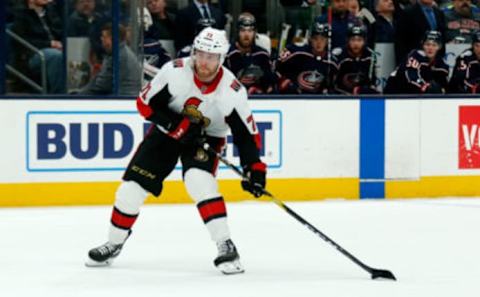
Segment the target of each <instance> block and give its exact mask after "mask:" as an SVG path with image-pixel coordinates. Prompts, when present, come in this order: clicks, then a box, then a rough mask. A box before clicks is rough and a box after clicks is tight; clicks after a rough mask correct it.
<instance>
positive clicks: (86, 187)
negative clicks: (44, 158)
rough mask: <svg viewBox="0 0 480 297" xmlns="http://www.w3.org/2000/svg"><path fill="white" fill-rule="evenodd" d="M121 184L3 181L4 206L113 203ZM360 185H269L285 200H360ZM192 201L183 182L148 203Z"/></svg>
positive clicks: (231, 190) (340, 181)
mask: <svg viewBox="0 0 480 297" xmlns="http://www.w3.org/2000/svg"><path fill="white" fill-rule="evenodd" d="M118 185H119V182H95V183H92V182H85V183H29V184H23V183H18V184H0V207H2V206H9V207H16V206H65V205H111V204H113V202H114V199H115V191H116V189H117V187H118ZM219 185H220V192H221V193H222V194H223V195H224V197H225V198H226V200H227V201H242V200H247V199H249V200H251V199H253V198H252V196H251V195H250V194H248V193H246V192H244V191H242V189H241V187H240V181H239V180H221V181H219ZM358 187H359V180H358V178H325V179H269V180H268V185H267V188H268V190H269V191H270V192H271V193H273V194H274V195H275V196H276V197H277V198H279V199H282V200H284V201H307V200H320V199H325V198H339V197H340V198H344V199H357V198H358ZM262 200H268V199H266V198H262ZM191 202H192V201H191V199H190V198H189V196H188V195H187V192H186V191H185V187H184V185H183V183H182V182H181V181H167V182H165V184H164V189H163V193H162V194H161V196H160V198H154V197H149V198H148V199H147V203H191Z"/></svg>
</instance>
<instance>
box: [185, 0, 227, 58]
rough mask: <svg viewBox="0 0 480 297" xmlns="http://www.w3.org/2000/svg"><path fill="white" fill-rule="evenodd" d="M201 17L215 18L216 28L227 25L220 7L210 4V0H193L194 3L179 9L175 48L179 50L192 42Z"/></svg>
mask: <svg viewBox="0 0 480 297" xmlns="http://www.w3.org/2000/svg"><path fill="white" fill-rule="evenodd" d="M201 18H204V19H214V20H215V25H214V28H217V29H223V28H224V27H225V16H224V15H223V13H222V12H221V11H220V10H219V9H218V8H216V7H215V6H212V5H211V4H209V2H208V0H193V3H192V4H190V5H189V6H187V7H185V8H184V9H181V10H179V11H178V14H177V17H176V21H175V23H176V28H177V32H176V36H175V48H176V49H177V51H179V50H180V49H182V48H183V47H185V46H187V45H190V44H192V42H193V38H194V37H195V28H196V26H197V22H198V20H199V19H201Z"/></svg>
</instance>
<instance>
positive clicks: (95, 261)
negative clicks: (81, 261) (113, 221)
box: [85, 242, 123, 267]
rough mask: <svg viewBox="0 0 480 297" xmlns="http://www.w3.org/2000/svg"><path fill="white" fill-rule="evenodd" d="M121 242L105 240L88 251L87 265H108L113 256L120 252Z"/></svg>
mask: <svg viewBox="0 0 480 297" xmlns="http://www.w3.org/2000/svg"><path fill="white" fill-rule="evenodd" d="M122 247H123V244H112V243H110V242H107V243H105V244H102V245H101V246H99V247H96V248H93V249H91V250H90V251H89V252H88V260H87V262H86V263H85V265H86V266H87V267H99V266H108V265H110V264H112V262H113V260H114V259H115V257H117V256H118V255H119V254H120V251H121V250H122Z"/></svg>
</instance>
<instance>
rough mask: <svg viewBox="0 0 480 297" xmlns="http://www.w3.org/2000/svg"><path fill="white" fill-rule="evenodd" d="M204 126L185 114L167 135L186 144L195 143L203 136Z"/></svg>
mask: <svg viewBox="0 0 480 297" xmlns="http://www.w3.org/2000/svg"><path fill="white" fill-rule="evenodd" d="M202 134H203V128H202V126H201V125H200V124H196V123H193V122H192V121H191V120H190V119H189V118H188V117H186V116H184V117H183V119H182V120H181V121H180V123H179V124H178V125H177V126H176V127H175V128H173V129H172V130H171V131H170V132H169V133H168V134H167V135H168V136H170V137H172V138H173V139H175V140H177V141H179V142H180V143H183V144H185V145H195V144H197V142H198V141H199V140H200V139H201V138H202Z"/></svg>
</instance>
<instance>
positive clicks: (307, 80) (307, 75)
mask: <svg viewBox="0 0 480 297" xmlns="http://www.w3.org/2000/svg"><path fill="white" fill-rule="evenodd" d="M297 80H298V85H299V86H300V88H301V89H302V90H304V91H308V92H316V91H318V90H319V89H320V87H321V86H322V83H323V81H324V80H325V75H323V74H321V73H320V72H318V71H317V70H314V71H303V72H300V73H299V74H298V77H297Z"/></svg>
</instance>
